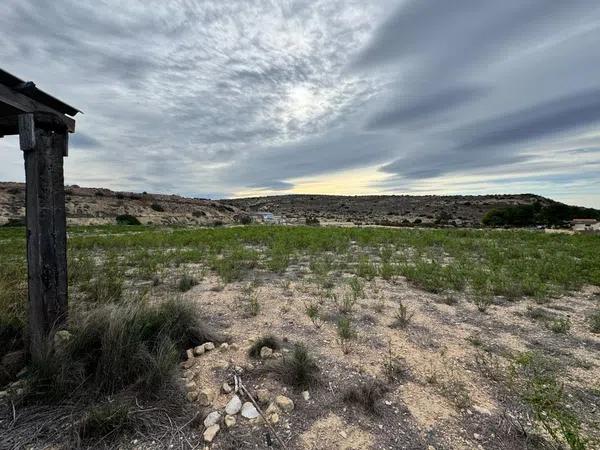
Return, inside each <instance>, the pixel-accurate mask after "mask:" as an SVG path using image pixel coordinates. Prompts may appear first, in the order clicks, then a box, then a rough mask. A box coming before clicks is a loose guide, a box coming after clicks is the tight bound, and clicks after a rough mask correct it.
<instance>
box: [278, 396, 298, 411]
mask: <svg viewBox="0 0 600 450" xmlns="http://www.w3.org/2000/svg"><path fill="white" fill-rule="evenodd" d="M275 404H276V405H277V406H279V407H280V408H281V409H282V410H283V411H285V412H288V413H289V412H292V411H293V410H294V402H293V401H292V399H291V398H288V397H286V396H285V395H278V396H277V397H275Z"/></svg>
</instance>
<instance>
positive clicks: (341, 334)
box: [337, 316, 356, 355]
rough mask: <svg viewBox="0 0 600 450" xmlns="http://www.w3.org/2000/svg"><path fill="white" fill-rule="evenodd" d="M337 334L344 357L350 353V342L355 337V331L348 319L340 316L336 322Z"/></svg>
mask: <svg viewBox="0 0 600 450" xmlns="http://www.w3.org/2000/svg"><path fill="white" fill-rule="evenodd" d="M337 334H338V340H339V343H340V346H341V347H342V351H343V352H344V354H345V355H347V354H348V353H350V347H351V342H350V341H351V340H352V339H354V338H355V337H356V330H355V329H354V327H353V326H352V322H351V320H350V318H349V317H346V316H342V317H340V318H339V319H338V322H337Z"/></svg>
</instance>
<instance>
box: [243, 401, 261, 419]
mask: <svg viewBox="0 0 600 450" xmlns="http://www.w3.org/2000/svg"><path fill="white" fill-rule="evenodd" d="M242 416H243V417H245V418H246V419H256V418H257V417H258V416H260V414H259V413H258V411H257V410H256V408H255V407H254V405H253V404H252V403H251V402H246V403H244V405H243V406H242Z"/></svg>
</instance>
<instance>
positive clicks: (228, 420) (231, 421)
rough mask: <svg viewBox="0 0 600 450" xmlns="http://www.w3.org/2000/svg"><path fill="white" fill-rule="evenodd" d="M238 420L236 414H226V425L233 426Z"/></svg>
mask: <svg viewBox="0 0 600 450" xmlns="http://www.w3.org/2000/svg"><path fill="white" fill-rule="evenodd" d="M235 423H236V420H235V416H230V415H229V414H228V415H226V416H225V426H226V427H227V428H231V427H233V426H234V425H235Z"/></svg>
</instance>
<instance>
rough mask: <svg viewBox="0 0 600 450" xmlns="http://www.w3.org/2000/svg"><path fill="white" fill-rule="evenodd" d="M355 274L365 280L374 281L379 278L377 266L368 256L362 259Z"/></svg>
mask: <svg viewBox="0 0 600 450" xmlns="http://www.w3.org/2000/svg"><path fill="white" fill-rule="evenodd" d="M355 273H356V275H357V276H359V277H361V278H364V279H365V280H372V279H373V278H375V277H376V276H377V266H375V264H373V263H372V262H371V260H370V259H369V257H368V256H367V255H363V256H361V257H360V259H359V261H358V265H357V266H356V270H355Z"/></svg>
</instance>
